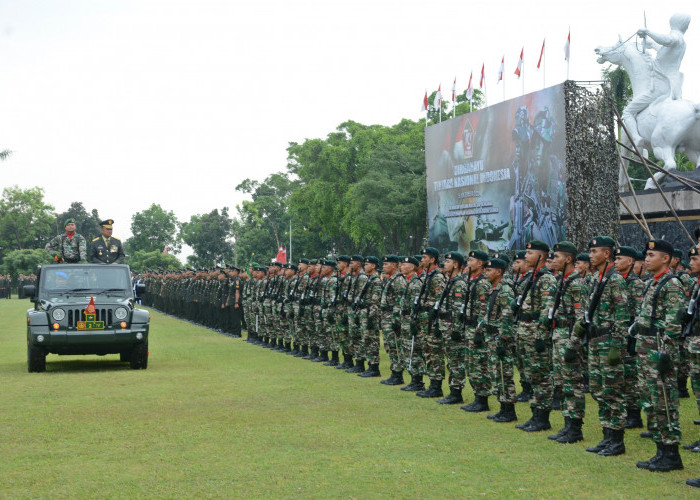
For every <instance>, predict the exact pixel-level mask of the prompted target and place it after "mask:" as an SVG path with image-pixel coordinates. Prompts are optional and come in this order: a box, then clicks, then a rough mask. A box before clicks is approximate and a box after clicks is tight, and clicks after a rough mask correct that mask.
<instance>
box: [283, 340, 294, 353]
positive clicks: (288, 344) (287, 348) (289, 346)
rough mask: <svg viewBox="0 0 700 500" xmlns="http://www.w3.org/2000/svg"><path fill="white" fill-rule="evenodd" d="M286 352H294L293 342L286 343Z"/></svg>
mask: <svg viewBox="0 0 700 500" xmlns="http://www.w3.org/2000/svg"><path fill="white" fill-rule="evenodd" d="M284 352H285V353H286V354H292V352H293V351H292V343H291V342H285V343H284Z"/></svg>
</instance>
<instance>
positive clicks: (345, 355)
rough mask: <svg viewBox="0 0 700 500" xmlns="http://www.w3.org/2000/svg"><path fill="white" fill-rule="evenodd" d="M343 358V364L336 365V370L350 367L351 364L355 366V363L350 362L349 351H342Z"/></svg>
mask: <svg viewBox="0 0 700 500" xmlns="http://www.w3.org/2000/svg"><path fill="white" fill-rule="evenodd" d="M343 358H344V361H343V364H342V365H338V366H336V367H335V369H336V370H347V369H348V368H352V367H353V366H355V364H354V363H353V362H352V356H351V355H350V353H349V352H344V353H343Z"/></svg>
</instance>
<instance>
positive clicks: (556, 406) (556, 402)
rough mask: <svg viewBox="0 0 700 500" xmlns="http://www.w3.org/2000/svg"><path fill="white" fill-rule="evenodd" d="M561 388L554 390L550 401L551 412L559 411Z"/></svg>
mask: <svg viewBox="0 0 700 500" xmlns="http://www.w3.org/2000/svg"><path fill="white" fill-rule="evenodd" d="M561 393H562V391H561V387H555V388H554V397H553V399H552V410H556V411H559V410H561Z"/></svg>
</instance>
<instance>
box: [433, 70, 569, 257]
mask: <svg viewBox="0 0 700 500" xmlns="http://www.w3.org/2000/svg"><path fill="white" fill-rule="evenodd" d="M564 125H565V124H564V86H563V84H562V85H557V86H554V87H549V88H546V89H544V90H541V91H539V92H534V93H532V94H527V95H525V96H522V97H518V98H516V99H511V100H509V101H505V102H502V103H499V104H495V105H493V106H488V107H486V108H484V109H481V110H479V111H475V112H473V113H469V114H467V115H462V116H459V117H457V118H454V119H452V120H448V121H444V122H442V123H440V124H437V125H433V126H431V127H428V128H427V129H426V131H425V161H426V167H427V182H428V229H429V237H430V244H431V245H432V246H435V247H437V248H438V249H439V250H440V251H441V252H447V251H450V250H456V249H458V250H460V251H462V252H468V251H470V250H477V249H479V250H484V251H497V250H499V251H503V250H518V249H523V248H525V244H526V243H527V242H528V241H530V240H532V239H538V240H543V241H545V242H547V243H548V244H549V245H550V246H551V245H554V243H557V242H558V241H561V240H563V239H565V236H566V228H565V220H566V218H565V216H566V213H565V211H566V169H565V163H566V158H565V154H566V138H565V137H566V130H565V126H564Z"/></svg>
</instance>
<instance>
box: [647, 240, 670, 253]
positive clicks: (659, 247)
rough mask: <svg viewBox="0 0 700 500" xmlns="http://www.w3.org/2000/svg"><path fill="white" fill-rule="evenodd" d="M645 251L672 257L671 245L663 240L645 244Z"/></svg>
mask: <svg viewBox="0 0 700 500" xmlns="http://www.w3.org/2000/svg"><path fill="white" fill-rule="evenodd" d="M646 249H647V251H649V250H656V251H658V252H664V253H667V254H669V255H673V245H671V244H670V243H669V242H668V241H664V240H651V241H650V242H649V243H647V248H646Z"/></svg>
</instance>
